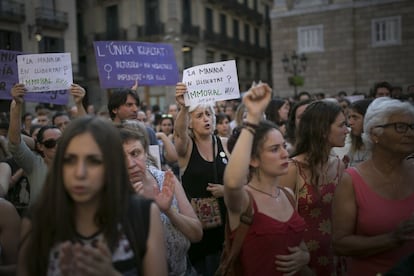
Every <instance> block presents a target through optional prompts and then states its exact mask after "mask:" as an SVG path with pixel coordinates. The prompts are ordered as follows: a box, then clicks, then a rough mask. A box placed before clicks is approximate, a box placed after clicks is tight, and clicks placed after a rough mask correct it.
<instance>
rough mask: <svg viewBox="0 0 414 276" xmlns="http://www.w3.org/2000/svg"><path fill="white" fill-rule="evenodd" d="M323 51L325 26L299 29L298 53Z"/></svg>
mask: <svg viewBox="0 0 414 276" xmlns="http://www.w3.org/2000/svg"><path fill="white" fill-rule="evenodd" d="M323 50H324V44H323V25H315V26H307V27H299V28H298V51H299V52H300V53H308V52H322V51H323Z"/></svg>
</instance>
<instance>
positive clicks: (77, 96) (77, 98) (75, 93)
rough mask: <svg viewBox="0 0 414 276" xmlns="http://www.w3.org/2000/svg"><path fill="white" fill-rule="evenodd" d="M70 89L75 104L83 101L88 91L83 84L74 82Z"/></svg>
mask: <svg viewBox="0 0 414 276" xmlns="http://www.w3.org/2000/svg"><path fill="white" fill-rule="evenodd" d="M69 91H70V94H71V95H72V97H73V100H74V102H75V104H80V103H82V101H83V98H84V97H85V95H86V91H85V89H84V88H83V87H82V86H80V85H78V84H75V83H72V84H71V85H70V89H69Z"/></svg>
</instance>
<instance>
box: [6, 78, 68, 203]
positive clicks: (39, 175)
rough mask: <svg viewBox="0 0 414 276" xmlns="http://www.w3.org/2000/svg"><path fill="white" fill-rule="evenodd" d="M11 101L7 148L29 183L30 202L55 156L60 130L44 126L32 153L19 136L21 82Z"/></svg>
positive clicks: (21, 97) (40, 186) (22, 93)
mask: <svg viewBox="0 0 414 276" xmlns="http://www.w3.org/2000/svg"><path fill="white" fill-rule="evenodd" d="M11 94H12V97H13V101H12V103H11V105H10V127H9V133H8V138H9V148H10V152H11V153H12V155H13V158H14V159H15V161H16V163H17V165H18V166H19V167H21V168H22V169H23V171H24V172H25V173H26V175H27V178H28V180H29V183H30V204H32V203H33V202H34V201H35V200H36V199H37V197H38V196H39V194H40V191H41V189H42V187H43V183H44V181H45V179H46V174H47V172H48V167H50V165H51V163H52V160H53V158H54V156H55V151H56V141H57V140H58V139H59V138H60V136H61V135H62V132H61V131H60V130H59V129H58V128H57V127H54V126H44V127H42V128H40V130H39V132H38V133H37V147H36V148H37V150H38V151H39V153H40V155H38V154H36V153H34V152H33V151H31V150H30V148H29V147H28V146H27V145H26V144H25V143H24V141H23V139H22V138H21V133H20V130H21V120H20V118H21V115H20V114H21V112H22V110H23V104H24V95H25V94H26V88H25V87H24V85H23V84H16V85H14V86H13V88H12V90H11Z"/></svg>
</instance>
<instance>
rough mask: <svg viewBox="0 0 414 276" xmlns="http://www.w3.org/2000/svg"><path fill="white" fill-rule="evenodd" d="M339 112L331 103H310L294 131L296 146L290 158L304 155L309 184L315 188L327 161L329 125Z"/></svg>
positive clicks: (336, 105)
mask: <svg viewBox="0 0 414 276" xmlns="http://www.w3.org/2000/svg"><path fill="white" fill-rule="evenodd" d="M340 112H342V109H341V107H340V106H339V105H338V104H336V103H333V102H328V101H324V100H320V101H316V102H313V103H310V104H309V105H308V106H307V107H306V109H305V111H304V112H303V114H302V118H301V119H300V124H299V127H298V128H297V129H296V146H295V151H294V153H293V154H292V156H293V157H294V156H297V155H299V154H303V153H304V154H306V156H307V157H306V158H307V159H306V161H307V163H308V164H307V165H308V167H309V170H310V173H311V183H312V184H313V185H314V186H316V187H317V186H318V183H319V181H320V177H321V173H322V171H321V169H322V168H323V166H324V165H325V164H326V163H327V162H328V160H329V155H330V151H331V146H330V145H329V143H328V136H329V132H330V130H331V125H332V124H333V123H334V122H335V120H336V117H337V116H338V115H339V113H340Z"/></svg>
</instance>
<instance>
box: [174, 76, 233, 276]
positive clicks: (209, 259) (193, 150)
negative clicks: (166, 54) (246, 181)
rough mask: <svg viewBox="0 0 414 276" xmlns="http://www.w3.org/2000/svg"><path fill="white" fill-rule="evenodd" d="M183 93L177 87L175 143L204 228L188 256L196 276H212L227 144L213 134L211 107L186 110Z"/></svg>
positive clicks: (221, 219) (220, 239)
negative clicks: (177, 108) (199, 239)
mask: <svg viewBox="0 0 414 276" xmlns="http://www.w3.org/2000/svg"><path fill="white" fill-rule="evenodd" d="M185 93H187V87H186V85H185V84H184V83H178V84H177V86H176V94H175V98H176V102H177V104H178V105H179V106H180V111H179V112H178V114H177V118H176V121H175V125H174V143H175V147H176V149H177V154H178V164H179V167H180V174H181V180H182V184H183V187H184V190H185V192H186V194H187V197H189V200H190V202H191V204H192V206H193V208H194V210H195V212H196V214H197V216H198V218H199V219H200V221H201V223H202V225H203V239H202V240H201V242H198V243H193V244H192V245H191V247H190V251H189V256H190V260H191V262H192V263H193V265H194V267H195V269H196V270H197V272H198V273H199V274H202V275H214V273H215V271H216V270H217V267H218V264H219V260H220V252H221V249H222V246H223V241H224V219H225V212H226V208H225V206H224V200H223V190H224V189H223V174H224V169H225V167H226V164H227V160H228V159H227V156H228V153H227V150H226V143H227V140H226V138H220V137H218V136H216V135H214V134H213V132H214V129H215V114H214V107H213V105H192V106H185V103H184V95H185Z"/></svg>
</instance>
